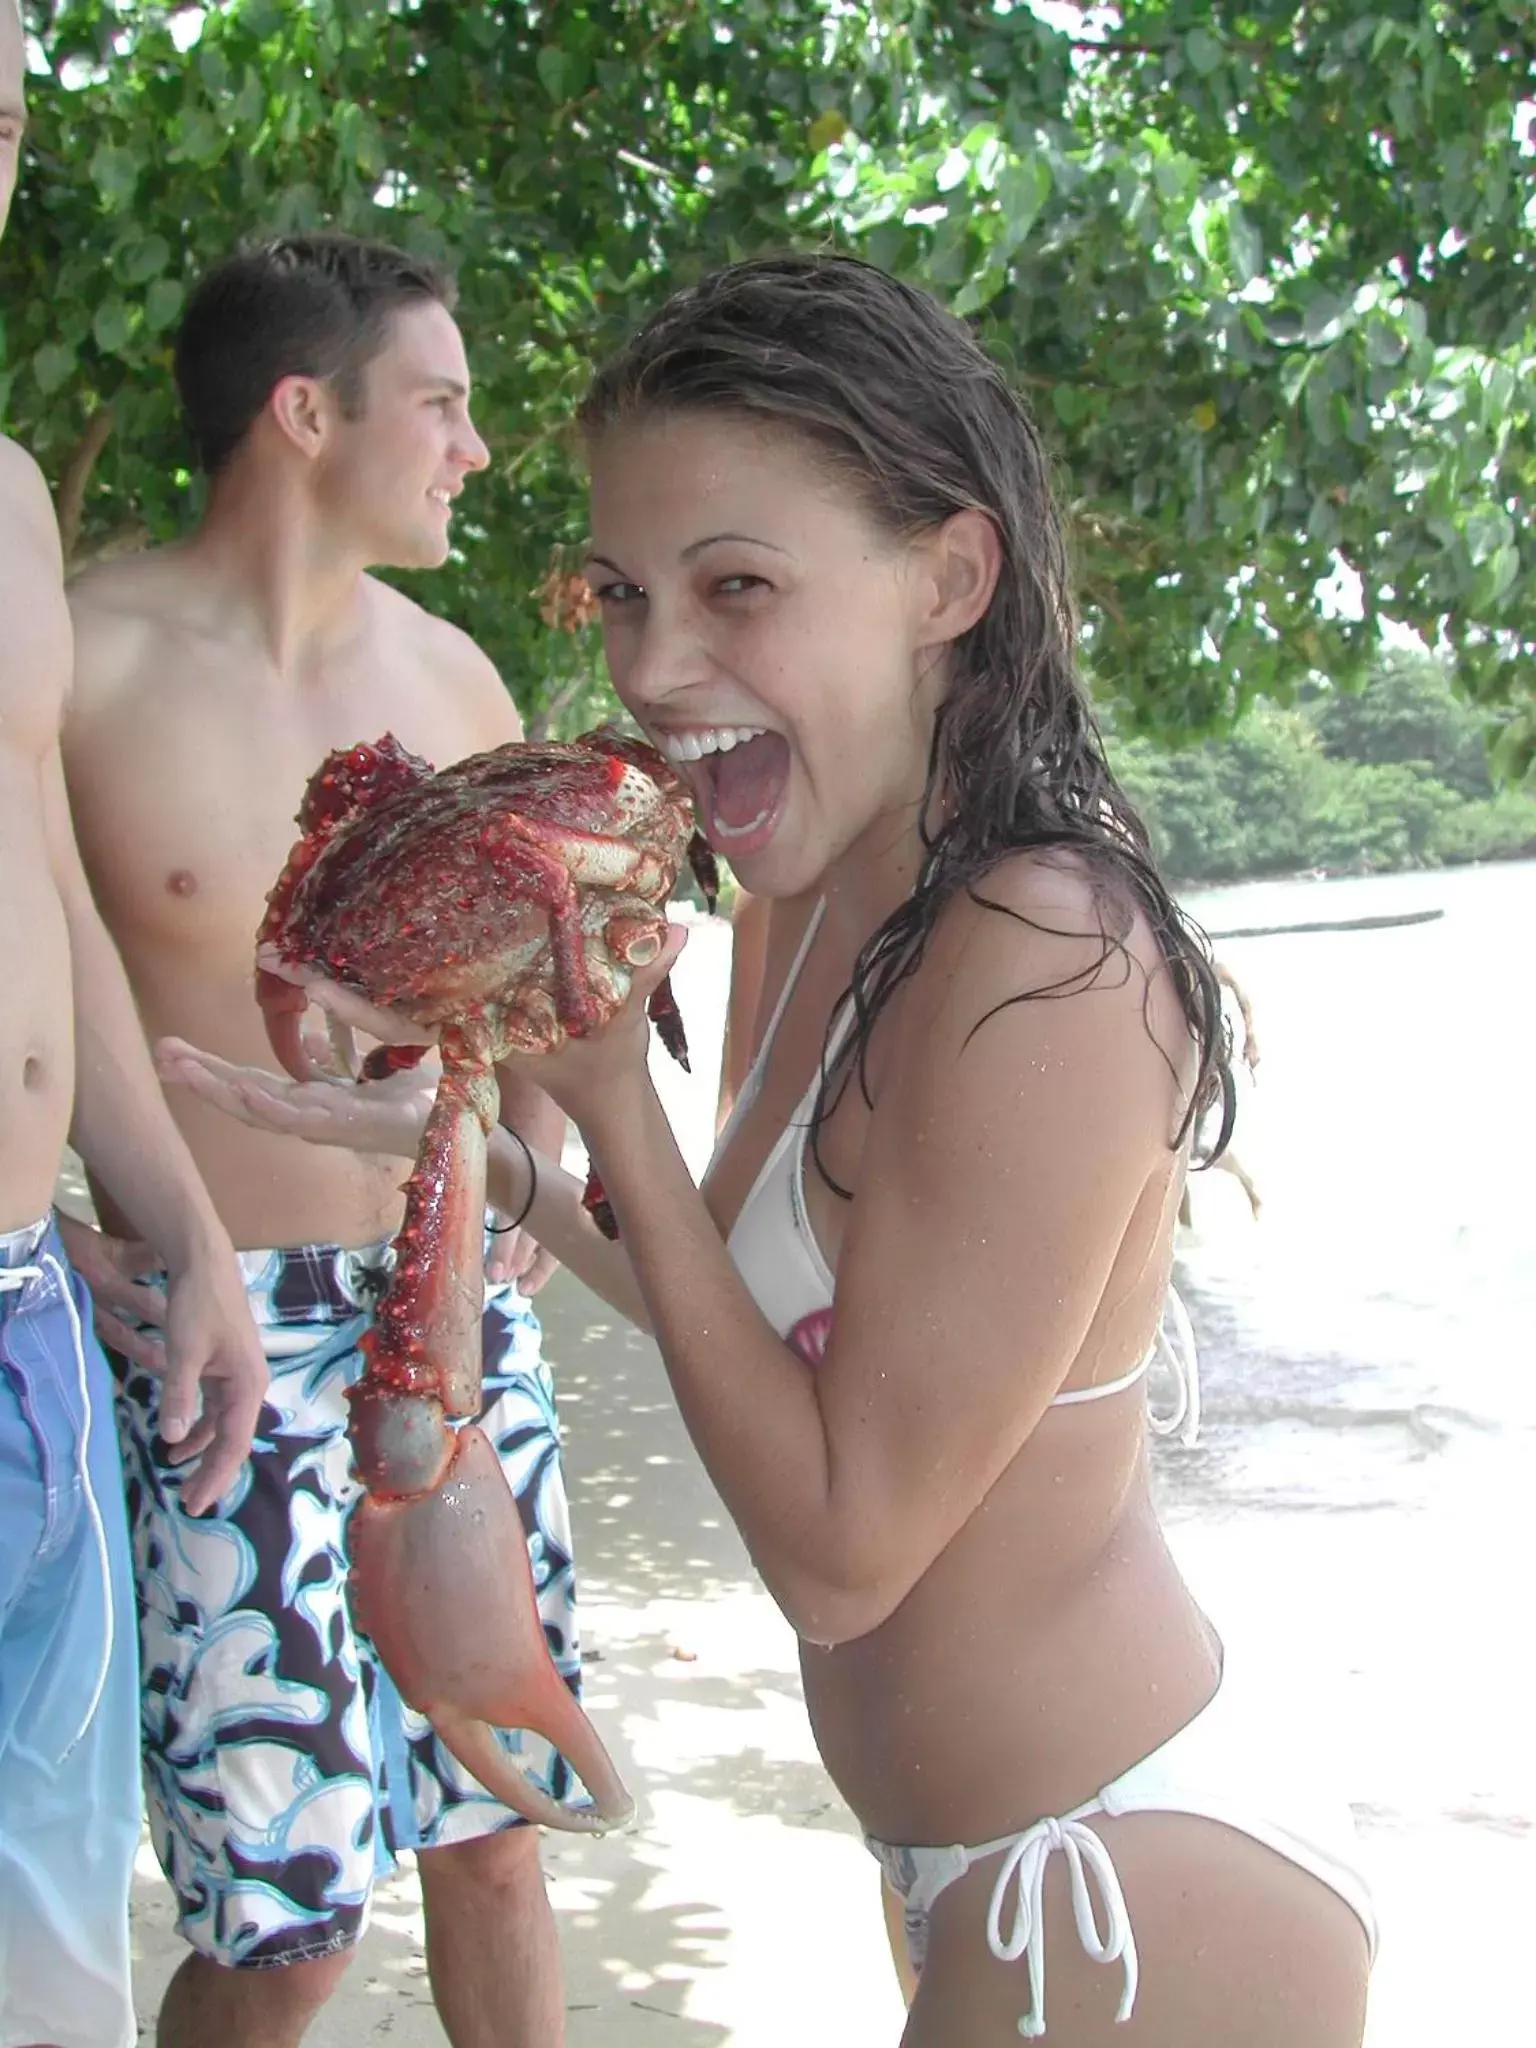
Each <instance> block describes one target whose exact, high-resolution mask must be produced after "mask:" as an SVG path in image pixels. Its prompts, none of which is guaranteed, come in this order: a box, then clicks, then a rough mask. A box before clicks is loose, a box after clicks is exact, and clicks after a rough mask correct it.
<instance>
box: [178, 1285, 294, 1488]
mask: <svg viewBox="0 0 1536 2048" xmlns="http://www.w3.org/2000/svg"><path fill="white" fill-rule="evenodd" d="M268 1377H269V1375H268V1371H267V1361H266V1359H265V1358H264V1357H263V1356H262V1350H261V1340H260V1338H259V1337H258V1336H257V1334H256V1325H255V1323H254V1322H253V1321H252V1320H251V1310H250V1304H249V1303H248V1302H247V1300H246V1298H245V1289H244V1287H242V1285H241V1284H240V1269H239V1267H238V1266H237V1265H236V1264H235V1261H234V1257H233V1254H232V1253H231V1252H230V1251H229V1250H228V1249H227V1247H226V1248H223V1249H219V1248H215V1249H213V1250H211V1251H208V1252H205V1253H203V1254H202V1255H201V1256H200V1257H198V1258H196V1259H193V1260H191V1261H189V1263H188V1264H187V1265H186V1266H185V1267H183V1268H182V1270H181V1271H180V1272H176V1273H172V1274H171V1275H170V1277H169V1279H168V1281H167V1283H166V1300H165V1366H164V1371H163V1373H162V1375H161V1383H160V1435H161V1437H162V1438H163V1440H164V1441H165V1443H166V1444H167V1445H168V1446H169V1447H170V1448H169V1452H168V1455H169V1458H170V1462H171V1463H172V1464H173V1465H186V1464H189V1463H190V1462H191V1460H192V1459H194V1458H196V1459H197V1460H198V1461H199V1462H198V1467H197V1470H196V1472H195V1473H193V1474H192V1475H191V1476H190V1477H189V1478H188V1479H187V1480H186V1482H185V1484H184V1485H183V1487H182V1490H181V1504H182V1506H183V1507H184V1508H185V1510H186V1511H187V1513H188V1514H189V1515H200V1514H201V1513H202V1512H203V1510H204V1509H205V1508H209V1507H212V1505H213V1503H214V1502H215V1501H216V1500H218V1499H219V1498H220V1496H221V1495H223V1494H225V1493H227V1492H228V1491H229V1489H230V1487H231V1486H233V1485H234V1483H235V1480H236V1479H237V1478H238V1477H239V1473H240V1467H241V1466H242V1465H243V1464H244V1463H245V1461H246V1459H247V1458H248V1457H249V1456H250V1451H251V1438H252V1437H253V1436H254V1435H255V1432H256V1422H257V1418H258V1416H259V1415H260V1413H261V1404H262V1400H263V1398H264V1396H265V1394H266V1391H267V1380H268Z"/></svg>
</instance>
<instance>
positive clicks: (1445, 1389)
mask: <svg viewBox="0 0 1536 2048" xmlns="http://www.w3.org/2000/svg"><path fill="white" fill-rule="evenodd" d="M1186 903H1187V907H1188V908H1189V909H1190V911H1191V912H1192V913H1193V914H1194V915H1196V916H1197V917H1198V918H1199V919H1200V920H1201V921H1202V922H1203V923H1204V924H1205V925H1206V927H1207V928H1208V929H1209V930H1210V931H1211V932H1213V933H1217V932H1220V931H1221V930H1223V929H1226V928H1230V927H1235V926H1250V925H1258V924H1265V923H1271V924H1277V925H1279V924H1286V923H1293V922H1313V921H1320V920H1326V919H1349V918H1359V917H1371V916H1384V915H1393V914H1398V913H1404V912H1414V911H1421V910H1430V909H1439V910H1441V911H1443V913H1444V915H1443V916H1442V917H1441V918H1439V919H1438V920H1436V921H1435V922H1433V923H1426V924H1417V925H1411V926H1402V927H1398V928H1394V929H1385V930H1375V931H1355V932H1326V933H1315V934H1307V935H1304V936H1303V935H1297V936H1272V937H1266V938H1250V939H1240V940H1232V941H1226V942H1222V941H1218V944H1217V951H1218V953H1219V955H1220V956H1221V957H1222V958H1223V959H1224V960H1225V961H1226V962H1227V964H1228V965H1229V966H1230V967H1231V968H1232V969H1233V970H1234V972H1235V973H1236V974H1237V976H1238V978H1239V980H1240V981H1241V982H1242V983H1243V985H1244V987H1245V989H1246V990H1247V992H1248V995H1249V998H1250V1000H1251V1002H1252V1004H1253V1008H1254V1013H1255V1022H1256V1025H1257V1030H1258V1037H1259V1041H1260V1048H1261V1054H1262V1057H1261V1061H1260V1065H1259V1069H1258V1076H1257V1080H1256V1082H1255V1084H1254V1085H1253V1086H1252V1087H1251V1088H1245V1090H1244V1094H1243V1100H1242V1103H1241V1106H1240V1110H1239V1118H1238V1126H1237V1131H1236V1134H1235V1139H1234V1144H1235V1148H1236V1150H1237V1152H1238V1154H1239V1155H1240V1157H1241V1158H1242V1160H1243V1162H1244V1164H1245V1165H1246V1166H1247V1167H1248V1169H1249V1171H1250V1172H1251V1173H1252V1174H1253V1176H1254V1178H1255V1180H1256V1181H1257V1183H1258V1185H1259V1189H1260V1192H1261V1195H1262V1197H1263V1209H1262V1213H1261V1216H1260V1218H1259V1220H1258V1221H1257V1222H1255V1221H1254V1220H1253V1219H1252V1218H1251V1217H1250V1215H1249V1213H1248V1208H1247V1203H1246V1201H1245V1200H1244V1198H1243V1196H1242V1193H1241V1191H1240V1190H1239V1188H1238V1186H1237V1183H1236V1182H1235V1181H1234V1180H1233V1179H1231V1178H1230V1177H1229V1176H1227V1175H1225V1174H1222V1175H1217V1174H1211V1175H1208V1176H1204V1177H1197V1178H1196V1180H1195V1181H1194V1183H1193V1194H1192V1199H1193V1216H1194V1226H1195V1227H1194V1228H1193V1230H1192V1231H1190V1232H1189V1233H1187V1235H1186V1238H1185V1241H1184V1242H1183V1245H1182V1247H1181V1254H1180V1258H1179V1265H1178V1283H1179V1286H1180V1288H1181V1291H1182V1292H1183V1294H1184V1296H1185V1299H1186V1302H1187V1304H1188V1306H1189V1309H1190V1312H1191V1316H1192V1318H1193V1320H1194V1323H1195V1326H1196V1330H1197V1332H1198V1334H1199V1337H1200V1343H1201V1354H1202V1367H1203V1379H1204V1387H1205V1428H1204V1430H1203V1433H1202V1442H1201V1445H1200V1447H1199V1448H1198V1449H1196V1450H1194V1451H1174V1452H1172V1453H1170V1454H1168V1455H1165V1456H1164V1458H1163V1459H1162V1461H1161V1471H1160V1478H1161V1490H1162V1497H1163V1501H1164V1505H1165V1510H1166V1513H1167V1517H1168V1521H1169V1524H1170V1528H1171V1532H1172V1536H1173V1541H1174V1544H1175V1548H1176V1550H1177V1551H1178V1554H1179V1556H1180V1558H1181V1560H1182V1561H1183V1563H1184V1564H1185V1567H1186V1569H1187V1570H1188V1572H1189V1574H1190V1576H1191V1578H1192V1580H1193V1581H1194V1583H1195V1585H1196V1587H1197V1590H1198V1591H1199V1592H1200V1593H1201V1595H1202V1597H1203V1598H1204V1599H1205V1600H1206V1603H1207V1605H1208V1606H1209V1608H1210V1610H1211V1611H1212V1613H1213V1615H1214V1616H1215V1617H1216V1618H1217V1620H1218V1623H1219V1624H1220V1626H1221V1627H1222V1630H1223V1633H1224V1634H1225V1635H1226V1636H1227V1639H1228V1646H1229V1654H1237V1653H1238V1651H1239V1649H1241V1652H1242V1654H1244V1655H1245V1656H1248V1657H1252V1658H1256V1659H1258V1660H1260V1661H1262V1663H1263V1665H1264V1668H1265V1669H1266V1671H1268V1672H1272V1673H1273V1676H1274V1682H1275V1684H1276V1686H1277V1687H1278V1686H1284V1687H1285V1688H1286V1691H1287V1692H1288V1693H1289V1692H1290V1690H1291V1689H1292V1688H1297V1689H1298V1690H1300V1691H1301V1692H1302V1693H1303V1694H1304V1695H1305V1696H1306V1700H1307V1703H1308V1704H1309V1705H1310V1706H1311V1707H1312V1708H1314V1709H1317V1708H1321V1709H1322V1710H1323V1712H1324V1714H1325V1717H1326V1726H1327V1728H1328V1730H1329V1731H1330V1732H1329V1746H1330V1748H1332V1749H1333V1751H1334V1756H1335V1760H1336V1762H1337V1764H1338V1766H1339V1767H1340V1768H1341V1769H1342V1772H1343V1775H1344V1778H1345V1781H1346V1783H1347V1785H1348V1787H1349V1790H1350V1794H1351V1797H1352V1800H1353V1803H1354V1806H1355V1811H1356V1815H1357V1818H1358V1820H1359V1822H1360V1824H1361V1828H1362V1833H1363V1836H1364V1839H1365V1844H1366V1853H1367V1858H1368V1862H1369V1866H1370V1871H1371V1876H1372V1879H1373V1881H1374V1883H1375V1885H1376V1888H1377V1892H1378V1896H1379V1900H1380V1904H1381V1909H1382V1919H1383V1950H1382V1960H1381V1967H1380V1969H1379V1970H1378V1974H1377V1981H1376V1986H1375V1996H1374V1998H1373V2007H1372V2018H1371V2035H1370V2038H1371V2040H1372V2041H1373V2043H1380V2044H1387V2043H1398V2042H1409V2041H1419V2040H1428V2039H1430V2038H1432V2037H1438V2035H1439V2032H1440V2030H1444V2032H1445V2033H1446V2034H1447V2035H1448V2036H1449V2037H1450V2038H1453V2039H1462V2038H1466V2039H1477V2040H1480V2041H1484V2042H1490V2043H1501V2042H1506V2041H1508V2042H1514V2041H1517V2040H1520V2039H1526V2038H1529V2034H1528V2033H1527V2031H1526V2030H1527V2028H1528V2027H1530V2025H1531V2024H1532V2022H1531V2016H1530V2013H1529V2010H1528V2008H1527V2005H1526V2000H1525V1996H1524V1963H1523V1955H1522V1944H1523V1940H1524V1939H1525V1938H1527V1937H1526V1936H1525V1933H1524V1930H1525V1929H1526V1927H1527V1926H1528V1924H1529V1916H1530V1913H1531V1910H1532V1908H1533V1907H1536V1769H1533V1763H1532V1757H1533V1746H1532V1734H1531V1729H1532V1714H1531V1709H1532V1705H1533V1686H1532V1676H1531V1673H1532V1657H1531V1650H1530V1641H1531V1619H1532V1612H1533V1600H1532V1593H1531V1585H1530V1559H1531V1553H1532V1544H1531V1535H1530V1520H1529V1501H1530V1497H1531V1493H1532V1489H1533V1487H1536V1371H1533V1365H1536V1341H1533V1336H1532V1331H1533V1327H1536V1204H1533V1200H1532V1192H1531V1190H1532V1176H1533V1168H1536V1089H1533V1088H1532V1085H1531V1081H1532V1074H1531V1047H1532V1043H1533V1033H1532V1016H1533V1011H1536V953H1533V948H1532V943H1531V933H1532V926H1533V921H1536V866H1532V865H1531V864H1529V863H1522V864H1518V865H1511V866H1496V867H1490V868H1486V869H1477V870H1471V869H1463V870H1460V871H1455V872H1451V873H1447V874H1420V875H1395V876H1389V877H1380V878H1374V879H1370V880H1360V881H1330V882H1285V883H1273V884H1249V885H1247V886H1246V887H1243V888H1238V889H1230V890H1223V891H1219V892H1211V893H1209V894H1202V895H1198V896H1197V895H1190V896H1189V897H1188V898H1187V899H1186Z"/></svg>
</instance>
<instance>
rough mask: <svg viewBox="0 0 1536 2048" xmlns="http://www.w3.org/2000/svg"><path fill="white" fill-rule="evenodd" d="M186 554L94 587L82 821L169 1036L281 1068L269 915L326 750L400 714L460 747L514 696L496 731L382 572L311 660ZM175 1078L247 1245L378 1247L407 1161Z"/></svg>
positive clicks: (409, 728) (152, 561)
mask: <svg viewBox="0 0 1536 2048" xmlns="http://www.w3.org/2000/svg"><path fill="white" fill-rule="evenodd" d="M135 567H136V568H137V570H138V575H137V578H135V577H134V576H133V575H131V574H128V573H125V571H130V570H132V569H133V568H135ZM176 571H177V565H176V563H175V559H174V553H173V551H169V550H168V551H166V552H165V553H163V554H162V555H160V556H158V557H147V558H145V560H144V562H143V563H142V564H138V565H130V564H123V565H118V567H117V569H116V571H115V572H109V574H110V575H111V580H110V581H109V580H108V577H107V575H104V576H103V577H102V579H101V581H100V583H99V584H98V585H95V586H91V585H87V586H86V587H85V589H84V591H83V592H82V593H80V594H78V595H77V597H76V606H75V608H76V614H77V618H78V619H79V620H80V621H81V642H82V662H81V703H80V706H79V710H78V712H77V715H76V718H75V719H74V720H73V721H72V725H71V731H70V737H69V745H68V768H69V776H70V788H71V794H72V797H73V801H74V808H75V819H76V829H77V831H78V834H79V838H80V845H81V850H82V853H83V854H84V857H85V861H86V865H87V868H88V870H89V872H90V874H91V878H92V881H93V883H94V886H95V889H96V892H97V898H98V901H99V903H100V905H101V909H102V913H103V915H104V916H105V918H106V920H107V923H108V925H109V927H110V928H111V930H112V933H113V936H114V937H115V938H116V940H117V943H118V946H119V948H120V949H121V951H122V954H123V959H124V963H125V965H126V967H127V970H128V974H129V978H130V980H131V982H132V984H133V989H134V994H135V996H136V998H137V1000H138V1004H139V1009H140V1013H141V1015H142V1017H143V1021H144V1027H145V1031H146V1034H147V1036H148V1037H149V1039H150V1041H151V1043H153V1041H154V1040H155V1039H157V1038H159V1037H161V1036H164V1035H167V1034H171V1035H175V1036H177V1037H181V1038H185V1039H188V1040H190V1041H191V1042H192V1043H193V1044H195V1045H198V1046H201V1047H203V1048H204V1049H206V1050H208V1051H210V1052H213V1053H216V1054H218V1055H219V1056H220V1057H222V1058H224V1059H227V1060H232V1061H235V1062H238V1063H241V1064H247V1065H259V1066H265V1067H268V1068H273V1069H275V1065H276V1063H275V1061H274V1059H273V1056H272V1052H271V1048H270V1046H269V1044H268V1042H267V1037H266V1032H265V1028H264V1025H263V1022H262V1017H261V1012H260V1010H259V1009H258V1007H257V1004H256V1001H255V994H254V988H255V972H254V955H255V939H256V931H257V927H258V925H259V924H260V921H261V917H262V913H263V909H264V906H265V902H266V896H267V892H268V890H269V889H270V888H271V886H272V884H273V883H274V882H275V881H276V879H277V877H278V874H279V873H280V871H281V869H282V866H283V863H284V861H285V860H286V858H287V856H288V852H289V849H290V848H291V846H292V845H293V843H294V840H295V838H296V837H297V827H296V825H295V823H294V819H295V814H296V812H297V810H298V808H299V802H300V799H301V797H302V795H303V792H304V789H305V785H306V783H307V782H308V780H309V777H310V775H311V774H312V772H313V771H314V769H315V768H316V767H317V766H318V765H319V763H320V761H321V760H322V759H323V758H324V756H325V755H326V754H327V753H328V752H330V751H331V750H332V749H333V748H337V747H345V746H350V745H352V744H354V743H355V742H357V741H359V740H376V739H378V738H379V737H380V735H381V734H383V733H384V732H392V733H394V735H395V737H396V738H397V739H398V740H399V741H400V742H401V743H402V744H403V745H404V746H405V747H407V748H409V749H410V750H411V751H412V752H414V753H418V754H421V755H423V756H424V757H425V758H426V759H428V760H429V761H431V762H432V764H433V765H434V766H438V767H441V766H445V765H446V764H447V763H448V762H450V761H453V760H456V759H459V758H461V757H462V756H463V755H464V754H466V753H470V752H474V751H476V750H477V749H478V748H480V747H483V746H485V745H487V744H495V743H497V740H499V739H501V738H510V737H511V736H512V727H511V724H510V720H511V718H512V716H513V714H512V712H511V707H510V703H509V705H508V719H509V725H508V729H507V730H506V731H505V732H504V733H501V734H499V735H497V736H496V739H488V738H487V737H486V734H485V729H484V718H483V707H482V712H481V715H480V717H479V719H478V723H477V718H476V715H475V712H474V710H473V707H472V705H471V706H466V702H465V696H464V692H463V691H462V690H461V689H460V688H459V687H458V683H457V681H456V679H455V677H454V676H453V674H452V673H451V672H445V664H444V663H443V661H442V660H441V658H440V651H439V650H438V649H435V648H434V643H433V634H434V631H436V632H441V631H444V630H445V629H443V628H441V627H439V626H438V625H437V622H435V621H430V620H427V619H426V618H425V617H424V615H423V614H421V613H420V612H419V611H418V610H417V608H416V607H415V606H413V605H410V604H408V603H407V601H406V600H405V599H403V598H401V597H400V596H399V595H398V594H397V593H395V592H393V591H390V590H388V589H386V588H385V587H384V586H382V585H379V584H377V583H374V582H372V581H371V580H365V583H364V586H363V594H362V599H361V601H360V604H359V613H358V622H357V631H356V633H355V634H354V635H352V636H351V637H350V638H349V639H348V640H347V641H346V643H345V644H344V645H341V646H339V647H337V648H336V649H335V650H334V652H333V653H331V654H330V655H329V656H328V657H327V658H326V659H325V660H324V661H323V662H321V663H318V664H317V665H315V667H314V668H313V669H312V671H311V672H309V673H306V674H304V675H302V676H299V677H294V676H284V675H280V674H278V673H275V672H274V669H273V666H272V664H271V662H270V661H269V659H268V658H267V657H266V656H265V654H264V653H263V652H262V651H260V650H259V649H256V648H253V647H251V646H249V645H245V644H240V643H239V642H232V641H230V640H229V639H227V638H226V637H224V636H222V635H221V634H220V633H219V631H218V630H217V626H216V624H214V623H210V622H209V621H207V620H205V619H202V618H201V617H199V616H198V610H197V607H196V605H195V604H187V603H184V602H183V590H182V586H181V583H180V580H179V579H178V576H177V573H176ZM168 1096H169V1100H170V1103H171V1108H172V1111H173V1113H174V1114H175V1116H176V1119H177V1122H178V1123H179V1125H180V1126H181V1129H182V1131H183V1132H184V1134H185V1136H186V1138H187V1140H188V1142H189V1144H190V1145H191V1147H192V1150H193V1153H194V1156H195V1157H196V1159H197V1163H198V1166H199V1169H200V1171H201V1172H202V1174H203V1177H204V1179H205V1180H206V1182H207V1184H208V1187H209V1191H210V1193H211V1195H212V1197H213V1200H214V1203H215V1205H216V1207H217V1208H218V1211H219V1214H220V1215H221V1217H222V1218H223V1220H224V1222H225V1224H226V1226H227V1227H228V1229H229V1231H230V1233H231V1235H232V1237H233V1238H234V1241H235V1243H236V1245H237V1246H239V1247H241V1248H242V1249H257V1248H265V1247H268V1246H274V1245H285V1244H286V1245H291V1244H303V1243H336V1244H343V1245H362V1244H368V1243H371V1242H374V1241H375V1240H377V1239H379V1238H383V1237H387V1236H389V1235H391V1234H392V1233H393V1231H394V1230H395V1228H396V1227H397V1225H398V1220H399V1213H400V1197H399V1193H398V1189H399V1184H400V1182H401V1180H402V1179H403V1174H402V1171H401V1168H400V1163H399V1162H398V1161H395V1160H389V1159H382V1158H371V1157H363V1156H360V1155H358V1154H354V1153H350V1152H345V1151H342V1150H339V1149H337V1148H333V1147H321V1146H311V1145H308V1144H306V1143H304V1142H303V1141H302V1140H300V1139H295V1138H284V1137H278V1136H274V1135H272V1134H269V1133H266V1132H258V1131H253V1130H250V1129H248V1128H247V1127H246V1126H244V1125H242V1124H239V1123H236V1122H234V1121H233V1120H232V1119H230V1118H229V1117H227V1116H225V1115H224V1114H223V1113H222V1112H221V1111H219V1110H217V1109H215V1108H213V1107H212V1106H211V1105H209V1104H206V1103H203V1102H201V1101H199V1100H197V1099H196V1098H194V1097H192V1096H191V1095H189V1094H187V1093H185V1092H184V1091H180V1090H176V1089H171V1090H169V1091H168Z"/></svg>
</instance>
